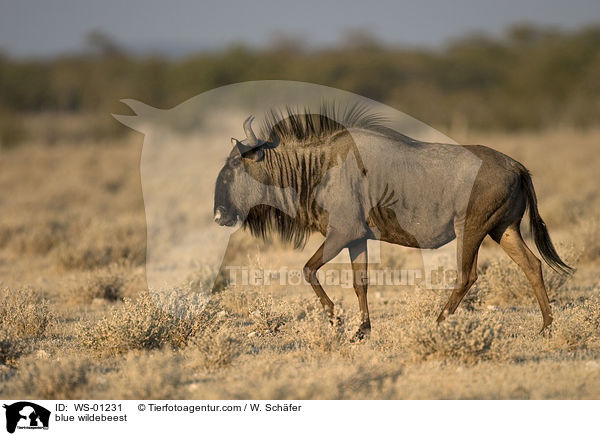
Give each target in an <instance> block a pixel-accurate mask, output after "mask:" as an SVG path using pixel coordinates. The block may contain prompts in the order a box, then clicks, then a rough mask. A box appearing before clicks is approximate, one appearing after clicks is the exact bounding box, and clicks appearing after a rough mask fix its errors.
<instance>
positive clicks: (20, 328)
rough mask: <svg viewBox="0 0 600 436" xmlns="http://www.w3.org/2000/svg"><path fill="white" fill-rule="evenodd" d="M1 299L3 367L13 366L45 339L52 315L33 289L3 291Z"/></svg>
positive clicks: (0, 323) (0, 326) (0, 332)
mask: <svg viewBox="0 0 600 436" xmlns="http://www.w3.org/2000/svg"><path fill="white" fill-rule="evenodd" d="M0 300H1V301H2V304H1V305H0V364H3V365H10V366H13V365H16V361H17V359H18V358H19V357H20V356H21V355H23V354H25V353H27V352H28V351H31V350H32V349H33V347H34V346H35V344H36V343H37V342H38V341H39V340H40V339H41V338H43V337H44V335H45V333H46V330H47V329H48V325H49V324H50V322H51V321H52V316H51V314H50V312H49V309H48V303H47V302H46V301H45V300H44V299H42V298H41V297H40V295H39V294H38V293H36V292H34V291H32V290H23V289H15V290H11V289H6V288H5V289H0Z"/></svg>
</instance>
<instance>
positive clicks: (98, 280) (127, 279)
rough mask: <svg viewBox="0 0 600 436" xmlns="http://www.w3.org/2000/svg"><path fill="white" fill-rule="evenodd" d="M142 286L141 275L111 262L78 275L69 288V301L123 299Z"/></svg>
mask: <svg viewBox="0 0 600 436" xmlns="http://www.w3.org/2000/svg"><path fill="white" fill-rule="evenodd" d="M144 287H145V286H144V283H143V277H142V276H141V275H139V274H137V273H136V272H135V271H133V270H132V269H131V268H125V267H123V266H120V265H115V264H113V265H110V266H108V267H106V268H99V269H96V270H93V271H88V272H84V273H82V274H81V275H78V276H77V280H76V283H74V284H73V286H72V289H71V290H70V295H69V302H71V303H75V304H89V303H92V302H95V301H107V302H116V301H123V299H124V298H125V297H128V298H132V297H134V296H135V295H136V294H137V292H139V291H140V290H141V289H143V288H144Z"/></svg>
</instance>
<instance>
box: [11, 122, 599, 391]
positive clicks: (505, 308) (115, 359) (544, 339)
mask: <svg viewBox="0 0 600 436" xmlns="http://www.w3.org/2000/svg"><path fill="white" fill-rule="evenodd" d="M455 139H456V140H458V141H460V142H471V143H483V144H486V145H489V146H491V147H494V148H496V149H498V150H501V151H503V152H505V153H507V154H509V155H511V156H513V157H514V158H516V159H518V160H520V161H521V162H522V163H524V164H525V165H526V166H527V167H529V168H530V170H531V171H532V173H533V175H534V183H535V186H536V189H537V192H538V198H539V201H540V211H541V214H542V216H543V217H544V219H545V220H546V222H547V224H548V227H549V229H550V233H551V235H552V237H553V239H554V241H555V243H556V245H557V247H558V250H559V252H560V253H561V255H563V256H564V258H565V259H566V260H567V262H571V263H572V264H576V266H577V268H578V271H577V273H576V274H575V276H574V277H572V278H571V279H570V280H568V281H565V280H564V279H562V278H561V277H559V276H557V275H555V274H553V273H551V272H550V271H548V270H547V271H546V278H547V281H548V286H549V294H550V298H551V300H552V306H553V309H554V312H555V324H554V327H553V329H552V330H551V332H550V333H549V334H545V335H539V334H537V332H538V330H539V328H540V326H541V316H540V313H539V309H538V306H537V304H536V303H535V301H534V298H533V296H532V292H531V291H530V289H529V287H528V285H527V283H526V282H525V280H524V277H522V273H521V272H520V271H519V270H517V269H516V267H514V266H513V265H512V264H511V262H510V261H509V260H508V259H507V258H506V256H505V255H504V254H503V253H502V252H501V251H500V250H499V249H498V248H497V247H496V246H495V244H494V243H493V242H491V241H487V242H486V243H485V245H484V247H483V248H482V251H481V255H480V266H479V271H480V279H479V282H478V284H477V285H476V287H475V288H474V289H473V290H472V291H471V294H470V295H469V297H468V298H467V301H466V302H464V303H463V305H462V306H461V307H460V308H459V310H458V311H457V313H456V315H455V316H453V317H451V318H450V319H449V320H448V321H447V322H446V323H444V324H442V325H441V326H437V325H436V324H435V317H436V316H437V312H438V311H439V309H440V308H441V305H442V303H443V301H444V300H445V298H446V297H447V292H448V291H431V290H427V289H423V287H422V286H419V285H411V286H399V287H390V286H373V287H371V288H370V291H369V295H370V308H371V313H372V322H373V333H372V335H371V337H370V339H369V340H368V341H365V342H363V343H359V344H351V343H350V342H349V339H350V337H351V335H352V333H353V331H354V329H355V328H356V326H357V325H358V308H357V304H356V301H355V296H354V292H353V290H352V289H346V288H343V287H341V286H326V288H327V291H328V292H329V293H330V295H331V296H332V298H333V299H334V301H335V302H336V304H337V307H338V311H339V314H340V316H341V317H342V318H343V320H344V323H343V325H342V326H341V327H340V328H337V329H334V328H331V327H330V326H329V324H328V322H327V320H326V319H325V318H324V317H323V315H322V313H321V310H320V307H319V305H318V302H317V301H316V298H315V296H314V295H313V292H312V289H311V288H310V287H309V286H307V285H299V286H280V285H278V284H272V285H258V286H250V285H243V284H242V285H236V286H230V287H228V288H227V289H225V290H224V291H222V292H221V293H219V294H218V295H216V296H215V297H213V298H212V299H211V301H210V302H208V304H206V305H199V304H197V301H196V299H194V295H192V294H191V293H190V292H188V291H186V290H183V289H181V290H176V291H175V292H174V293H173V294H172V295H170V296H168V297H167V299H168V301H167V303H166V304H172V305H173V306H177V307H179V308H180V310H179V312H178V313H179V315H181V316H173V313H174V312H173V311H169V310H167V311H165V310H163V309H164V306H162V307H157V306H156V304H155V299H153V298H152V297H151V296H150V295H149V294H148V293H147V291H146V290H145V289H146V281H145V274H144V264H145V241H146V238H145V237H146V222H145V214H144V205H143V201H142V190H141V184H140V175H139V159H140V151H141V146H142V137H141V136H140V135H132V136H131V137H128V138H125V139H120V140H118V141H103V142H94V141H90V142H85V141H82V140H81V139H73V140H63V141H58V142H57V143H56V144H54V145H50V146H49V145H47V144H44V143H42V142H43V141H41V143H37V141H32V142H31V143H30V144H26V145H23V146H21V147H18V148H15V149H9V150H1V151H0V188H1V190H2V193H3V194H2V196H0V204H1V206H2V216H1V219H0V287H1V290H0V293H1V296H0V298H1V303H0V304H1V306H0V396H1V397H4V398H9V397H10V398H17V397H18V398H23V397H27V398H130V399H134V398H198V399H201V398H202V399H203V398H219V399H230V398H236V399H240V398H270V399H283V398H295V399H342V398H353V399H371V398H377V399H406V398H412V399H415V398H434V399H437V398H493V399H505V398H511V399H517V398H519V399H521V398H524V399H526V398H561V399H567V398H600V295H599V294H600V270H599V266H598V265H599V261H600V240H599V238H598V236H600V235H599V229H600V226H599V223H598V212H599V211H600V197H599V195H598V182H597V178H598V172H599V171H600V154H599V153H598V150H599V145H600V132H599V131H575V130H572V131H567V130H561V131H554V132H546V133H541V134H519V135H493V136H490V135H487V136H485V135H481V136H474V135H473V136H470V137H456V138H455ZM315 243H318V238H316V239H315V240H313V241H311V246H313V247H314V244H315ZM234 244H236V247H237V250H236V251H237V253H238V254H239V255H238V257H237V259H236V261H237V262H238V263H237V264H238V265H242V266H251V267H263V268H274V269H276V268H278V267H279V266H281V265H288V266H290V267H293V268H299V267H301V266H302V264H303V263H304V261H305V260H306V259H307V258H308V256H309V254H310V253H309V251H310V247H309V248H307V249H305V252H301V253H298V252H294V251H293V250H292V249H291V248H287V247H283V246H281V245H280V244H278V243H274V244H270V245H265V246H259V245H258V244H257V243H256V242H253V241H252V240H251V239H250V237H249V236H247V235H244V234H241V235H236V238H235V241H234ZM418 256H419V255H418V252H416V251H415V250H411V249H406V248H402V247H392V246H385V247H383V249H382V265H383V266H388V267H396V268H397V267H406V266H410V265H412V264H414V263H415V262H417V263H416V264H418V258H419V257H418ZM331 268H335V267H331Z"/></svg>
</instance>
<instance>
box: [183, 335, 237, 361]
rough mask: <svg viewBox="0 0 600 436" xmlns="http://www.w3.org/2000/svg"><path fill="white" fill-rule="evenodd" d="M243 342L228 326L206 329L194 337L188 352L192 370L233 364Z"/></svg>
mask: <svg viewBox="0 0 600 436" xmlns="http://www.w3.org/2000/svg"><path fill="white" fill-rule="evenodd" d="M240 347H241V344H240V342H239V341H238V340H237V339H235V337H234V335H233V334H232V332H231V331H229V330H228V329H227V328H221V329H219V330H217V331H208V330H205V331H204V333H203V334H201V335H199V336H198V337H196V338H194V340H193V341H192V342H191V344H190V346H189V348H188V352H187V354H186V356H187V359H188V365H189V366H190V368H191V369H192V370H195V369H203V370H209V371H210V370H215V369H220V368H224V367H226V366H229V365H231V362H232V361H233V359H234V358H235V357H236V356H237V355H238V354H239V352H240V351H239V350H240Z"/></svg>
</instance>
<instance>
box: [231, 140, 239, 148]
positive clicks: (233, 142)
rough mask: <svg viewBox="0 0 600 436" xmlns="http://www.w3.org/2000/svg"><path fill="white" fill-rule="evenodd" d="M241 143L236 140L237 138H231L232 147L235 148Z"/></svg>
mask: <svg viewBox="0 0 600 436" xmlns="http://www.w3.org/2000/svg"><path fill="white" fill-rule="evenodd" d="M239 143H240V141H238V140H237V139H235V138H231V145H233V146H234V147H235V146H236V145H238V144H239Z"/></svg>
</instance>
